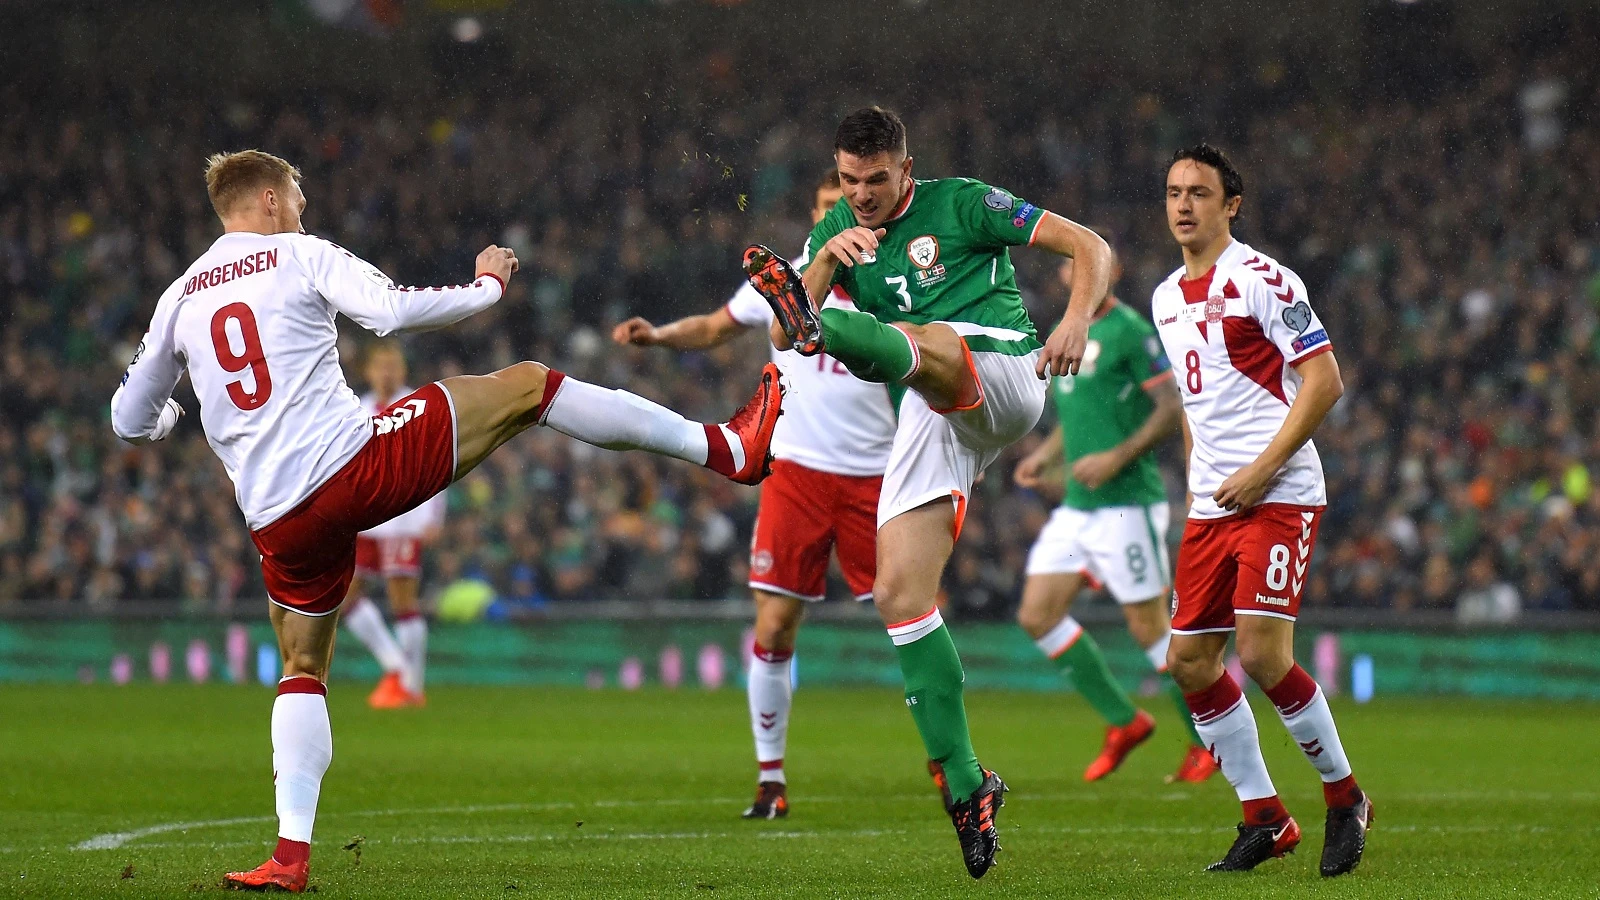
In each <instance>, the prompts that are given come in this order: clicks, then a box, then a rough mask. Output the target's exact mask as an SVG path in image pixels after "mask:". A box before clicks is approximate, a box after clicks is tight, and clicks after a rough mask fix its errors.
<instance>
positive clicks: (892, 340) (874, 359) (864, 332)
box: [822, 307, 921, 384]
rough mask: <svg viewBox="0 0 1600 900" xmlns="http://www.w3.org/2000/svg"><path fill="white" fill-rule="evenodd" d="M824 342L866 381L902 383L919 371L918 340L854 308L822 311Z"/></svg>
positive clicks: (839, 358)
mask: <svg viewBox="0 0 1600 900" xmlns="http://www.w3.org/2000/svg"><path fill="white" fill-rule="evenodd" d="M822 345H823V347H824V348H825V349H826V350H827V352H828V354H829V355H830V356H832V357H833V358H834V359H837V360H839V361H840V362H842V363H844V366H845V368H847V369H849V370H850V374H852V375H854V376H856V377H857V378H859V379H861V380H862V381H871V382H875V383H888V384H898V383H900V382H903V381H905V380H906V379H907V378H910V377H911V376H912V375H914V374H916V371H917V366H918V364H919V363H920V362H921V357H920V355H919V351H918V350H917V345H916V342H915V341H913V340H912V339H911V336H910V335H908V334H906V333H905V332H904V331H901V330H900V329H899V328H896V327H894V326H893V325H886V324H884V323H882V322H880V321H878V320H877V319H876V318H874V317H873V316H871V315H868V314H867V313H863V312H856V311H854V310H847V309H836V308H833V307H829V308H827V309H824V310H823V311H822Z"/></svg>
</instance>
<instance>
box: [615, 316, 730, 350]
mask: <svg viewBox="0 0 1600 900" xmlns="http://www.w3.org/2000/svg"><path fill="white" fill-rule="evenodd" d="M743 330H744V326H743V325H740V324H739V323H738V322H735V321H734V319H733V316H732V315H730V314H729V313H728V308H727V307H725V306H724V307H721V308H719V309H717V310H716V311H714V312H708V313H705V314H704V315H699V316H685V317H684V318H682V319H679V320H677V321H676V322H668V323H667V324H665V325H651V324H650V322H649V320H647V319H643V318H641V317H639V316H634V317H633V318H631V319H629V320H628V321H626V322H623V323H621V324H619V325H618V326H617V327H616V328H614V329H612V331H611V339H612V340H613V341H616V342H617V343H619V344H637V345H639V346H641V347H654V346H658V345H659V346H662V347H671V348H672V349H674V350H704V349H706V348H707V347H717V346H720V345H722V344H725V343H727V342H728V341H730V340H732V339H733V337H734V336H735V335H737V334H739V333H740V332H742V331H743Z"/></svg>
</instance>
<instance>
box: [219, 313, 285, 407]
mask: <svg viewBox="0 0 1600 900" xmlns="http://www.w3.org/2000/svg"><path fill="white" fill-rule="evenodd" d="M229 320H232V321H234V322H236V323H238V328H239V337H240V338H242V339H243V341H244V351H243V352H242V353H235V352H233V344H232V342H230V341H229V340H228V322H229ZM211 343H212V346H214V347H215V348H216V351H217V362H218V363H219V364H221V366H222V370H223V371H224V372H243V371H244V370H245V369H249V370H250V376H251V378H252V379H253V380H254V381H255V390H253V391H250V392H246V391H245V389H244V380H243V379H240V380H239V381H233V382H229V383H228V399H229V400H232V401H233V405H234V406H237V407H239V408H240V409H242V410H244V411H246V412H249V411H250V410H252V409H259V408H261V406H262V405H263V404H265V403H266V402H267V398H268V397H271V396H272V373H271V372H268V371H267V354H266V353H265V352H263V351H262V349H261V330H260V329H259V328H257V327H256V314H255V313H254V312H252V311H251V309H250V307H248V306H246V305H244V304H243V303H229V304H228V305H227V306H224V307H222V308H221V309H219V310H217V312H216V315H213V316H212V317H211Z"/></svg>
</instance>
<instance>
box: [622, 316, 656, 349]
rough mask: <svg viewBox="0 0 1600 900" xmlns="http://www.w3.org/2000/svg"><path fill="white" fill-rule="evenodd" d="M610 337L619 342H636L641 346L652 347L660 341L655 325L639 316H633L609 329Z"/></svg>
mask: <svg viewBox="0 0 1600 900" xmlns="http://www.w3.org/2000/svg"><path fill="white" fill-rule="evenodd" d="M611 339H612V340H613V341H616V342H617V343H619V344H638V345H639V346H641V347H653V346H655V345H656V344H658V343H660V340H659V339H658V338H657V336H656V327H655V326H654V325H651V324H650V322H649V320H647V319H644V318H642V317H640V316H634V317H633V318H631V319H629V320H628V321H626V322H622V323H619V324H618V325H617V327H616V328H613V329H611Z"/></svg>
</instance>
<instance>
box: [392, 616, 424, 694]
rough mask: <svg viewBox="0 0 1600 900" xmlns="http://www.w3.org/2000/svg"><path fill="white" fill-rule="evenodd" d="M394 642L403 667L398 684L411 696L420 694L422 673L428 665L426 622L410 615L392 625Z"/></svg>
mask: <svg viewBox="0 0 1600 900" xmlns="http://www.w3.org/2000/svg"><path fill="white" fill-rule="evenodd" d="M394 637H395V641H396V642H397V643H398V644H399V646H400V654H401V657H402V658H403V659H404V660H405V665H404V666H402V667H401V668H400V684H401V686H402V687H404V688H405V689H406V690H408V691H410V692H411V693H413V694H421V693H422V673H423V670H424V669H425V668H427V665H428V620H427V619H424V618H423V617H422V615H421V614H420V613H411V614H410V615H407V616H405V617H403V618H401V619H400V620H399V621H397V622H395V623H394Z"/></svg>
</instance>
